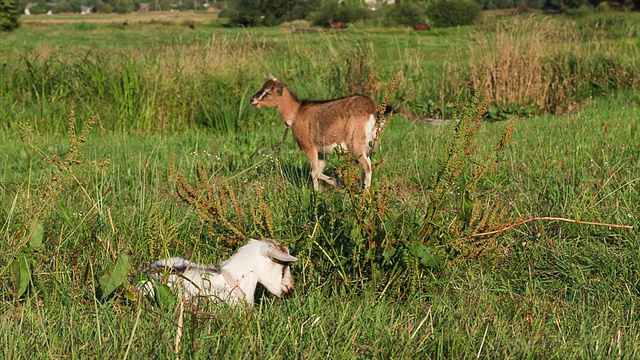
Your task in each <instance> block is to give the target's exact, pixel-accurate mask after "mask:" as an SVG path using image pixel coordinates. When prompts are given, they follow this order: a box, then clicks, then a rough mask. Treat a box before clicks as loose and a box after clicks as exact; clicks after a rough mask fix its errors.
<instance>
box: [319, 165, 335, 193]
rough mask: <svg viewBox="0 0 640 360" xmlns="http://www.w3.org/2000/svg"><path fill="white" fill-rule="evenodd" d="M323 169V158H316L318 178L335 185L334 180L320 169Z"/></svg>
mask: <svg viewBox="0 0 640 360" xmlns="http://www.w3.org/2000/svg"><path fill="white" fill-rule="evenodd" d="M323 170H324V160H322V159H318V179H320V180H322V181H324V182H326V183H327V184H329V185H331V186H333V187H335V186H336V181H335V180H334V179H333V178H332V177H331V176H327V175H325V174H324V173H323V172H322V171H323Z"/></svg>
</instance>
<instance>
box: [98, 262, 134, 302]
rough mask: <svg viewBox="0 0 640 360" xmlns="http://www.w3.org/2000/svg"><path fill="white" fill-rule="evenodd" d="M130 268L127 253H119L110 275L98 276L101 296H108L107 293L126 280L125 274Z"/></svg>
mask: <svg viewBox="0 0 640 360" xmlns="http://www.w3.org/2000/svg"><path fill="white" fill-rule="evenodd" d="M130 269H131V264H130V263H129V255H127V254H125V253H120V254H119V255H118V261H117V263H116V266H115V267H114V268H113V271H112V272H111V275H105V276H103V277H101V278H100V290H102V297H103V298H105V297H107V296H109V294H111V293H112V292H113V291H114V290H115V289H116V288H117V287H118V286H120V285H122V283H123V282H124V281H126V280H127V274H128V273H129V270H130Z"/></svg>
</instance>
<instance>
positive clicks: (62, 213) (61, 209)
mask: <svg viewBox="0 0 640 360" xmlns="http://www.w3.org/2000/svg"><path fill="white" fill-rule="evenodd" d="M58 211H59V212H60V216H62V218H63V219H64V221H65V222H66V223H67V226H69V227H73V222H72V221H71V216H69V210H68V209H67V207H66V206H64V203H63V202H62V200H58Z"/></svg>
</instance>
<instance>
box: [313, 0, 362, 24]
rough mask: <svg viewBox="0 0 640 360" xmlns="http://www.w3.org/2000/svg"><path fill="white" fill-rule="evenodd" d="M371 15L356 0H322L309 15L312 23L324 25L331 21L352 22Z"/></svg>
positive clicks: (360, 2)
mask: <svg viewBox="0 0 640 360" xmlns="http://www.w3.org/2000/svg"><path fill="white" fill-rule="evenodd" d="M370 16H371V11H369V9H368V8H367V6H366V5H365V4H364V2H362V1H358V0H345V1H338V0H324V1H322V5H321V6H320V8H319V9H318V10H317V11H314V12H313V13H311V14H310V15H309V18H310V19H311V22H312V23H313V24H314V25H320V26H326V25H328V24H329V23H330V22H332V21H339V22H343V23H354V22H358V21H362V20H365V19H367V18H369V17H370Z"/></svg>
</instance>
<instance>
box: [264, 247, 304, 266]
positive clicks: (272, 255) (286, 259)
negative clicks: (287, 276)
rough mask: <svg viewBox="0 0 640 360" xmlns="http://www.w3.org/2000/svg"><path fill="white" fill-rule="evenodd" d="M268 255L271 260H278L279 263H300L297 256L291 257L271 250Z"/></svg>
mask: <svg viewBox="0 0 640 360" xmlns="http://www.w3.org/2000/svg"><path fill="white" fill-rule="evenodd" d="M267 255H268V256H269V258H270V259H272V260H276V261H279V262H284V263H290V262H294V261H298V258H297V257H295V256H291V255H289V254H286V253H283V252H282V251H280V250H275V249H270V250H268V251H267Z"/></svg>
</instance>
